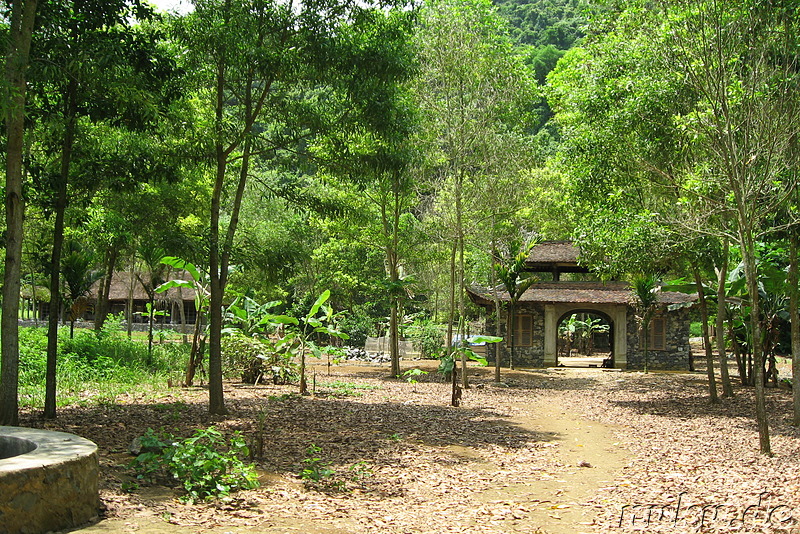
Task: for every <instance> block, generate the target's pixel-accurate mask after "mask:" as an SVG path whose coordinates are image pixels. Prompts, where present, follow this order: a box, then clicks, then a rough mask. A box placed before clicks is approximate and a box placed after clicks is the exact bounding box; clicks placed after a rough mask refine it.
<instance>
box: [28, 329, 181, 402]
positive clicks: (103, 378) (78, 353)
mask: <svg viewBox="0 0 800 534" xmlns="http://www.w3.org/2000/svg"><path fill="white" fill-rule="evenodd" d="M19 340H20V341H19V347H20V349H19V350H20V364H19V371H20V376H19V388H20V395H19V400H20V405H21V406H30V407H42V406H44V384H45V372H46V365H47V329H46V328H42V327H28V328H20V329H19ZM188 351H189V347H187V346H185V345H183V344H180V343H166V344H163V345H154V347H153V354H152V356H149V355H148V353H147V344H146V343H143V342H141V341H134V340H130V339H128V337H127V335H126V334H125V332H124V331H123V330H122V327H121V323H120V321H119V319H109V320H107V321H106V323H105V325H104V328H103V329H102V330H101V331H100V332H95V331H93V330H84V329H78V330H76V331H75V336H74V338H72V339H70V337H69V328H68V327H63V328H60V329H59V344H58V357H57V366H56V385H57V389H58V394H57V404H58V405H59V406H64V405H68V404H75V403H79V404H83V403H110V402H114V401H115V399H116V397H117V396H118V395H121V394H123V393H127V392H130V391H131V390H132V389H134V386H135V390H136V391H138V392H141V391H143V390H144V389H145V388H143V387H142V386H148V387H147V389H148V390H150V391H153V392H155V391H159V390H163V389H164V388H166V387H167V382H168V379H169V378H170V377H176V376H178V373H180V372H181V371H182V370H183V369H184V368H185V362H186V359H187V356H188Z"/></svg>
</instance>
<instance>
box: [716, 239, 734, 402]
mask: <svg viewBox="0 0 800 534" xmlns="http://www.w3.org/2000/svg"><path fill="white" fill-rule="evenodd" d="M727 278H728V240H727V239H725V244H724V248H723V252H722V265H720V268H719V272H718V273H717V325H716V326H717V330H716V331H717V353H718V355H719V371H720V375H721V377H722V396H723V397H727V398H730V397H733V386H732V385H731V377H730V374H729V373H728V355H727V354H726V353H725V316H726V314H727V306H726V305H725V280H726V279H727Z"/></svg>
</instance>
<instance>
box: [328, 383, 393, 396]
mask: <svg viewBox="0 0 800 534" xmlns="http://www.w3.org/2000/svg"><path fill="white" fill-rule="evenodd" d="M320 386H321V387H325V388H330V389H332V390H333V392H334V394H335V395H341V396H345V397H360V396H362V395H363V393H362V392H361V391H364V390H370V389H380V387H379V386H375V385H372V384H358V383H356V382H345V381H343V380H334V381H333V382H326V383H322V384H320Z"/></svg>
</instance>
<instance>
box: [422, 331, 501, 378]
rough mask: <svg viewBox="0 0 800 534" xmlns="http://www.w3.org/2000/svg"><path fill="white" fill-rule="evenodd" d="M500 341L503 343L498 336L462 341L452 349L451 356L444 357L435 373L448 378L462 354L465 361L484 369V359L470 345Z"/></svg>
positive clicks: (470, 338)
mask: <svg viewBox="0 0 800 534" xmlns="http://www.w3.org/2000/svg"><path fill="white" fill-rule="evenodd" d="M501 341H503V338H502V337H498V336H470V337H469V338H466V339H464V340H463V341H462V342H461V344H460V345H459V346H458V347H454V348H453V354H452V356H445V357H444V358H442V359H441V360H440V361H439V368H438V369H437V372H438V373H440V374H442V375H444V376H448V375H449V374H450V373H452V372H453V368H454V367H455V362H456V361H457V360H458V359H460V358H461V355H462V354H463V355H464V356H465V357H466V359H468V360H472V361H474V362H477V363H478V365H480V366H482V367H485V366H486V365H487V363H488V362H487V361H486V358H483V357H482V356H480V355H479V354H477V353H476V352H475V351H474V350H472V349H471V348H470V344H473V343H499V342H501Z"/></svg>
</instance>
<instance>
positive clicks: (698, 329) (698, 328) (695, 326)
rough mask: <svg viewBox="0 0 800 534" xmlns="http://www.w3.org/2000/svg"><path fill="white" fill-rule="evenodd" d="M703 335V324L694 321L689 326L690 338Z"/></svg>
mask: <svg viewBox="0 0 800 534" xmlns="http://www.w3.org/2000/svg"><path fill="white" fill-rule="evenodd" d="M702 335H703V323H701V322H700V321H694V322H692V324H690V325H689V336H691V337H700V336H702Z"/></svg>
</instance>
